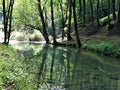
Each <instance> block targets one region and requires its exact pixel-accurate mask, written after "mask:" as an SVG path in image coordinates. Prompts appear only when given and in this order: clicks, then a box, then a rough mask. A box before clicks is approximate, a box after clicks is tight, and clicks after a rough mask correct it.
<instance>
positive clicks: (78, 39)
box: [73, 0, 82, 48]
mask: <svg viewBox="0 0 120 90" xmlns="http://www.w3.org/2000/svg"><path fill="white" fill-rule="evenodd" d="M75 8H76V4H75V0H73V17H74V27H75V34H76V40H77V45H78V48H80V47H81V46H82V44H81V42H80V38H79V34H78V28H77V19H76V12H75V11H76V10H75Z"/></svg>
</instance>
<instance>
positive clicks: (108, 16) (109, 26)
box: [108, 0, 110, 29]
mask: <svg viewBox="0 0 120 90" xmlns="http://www.w3.org/2000/svg"><path fill="white" fill-rule="evenodd" d="M109 27H110V0H108V29H109Z"/></svg>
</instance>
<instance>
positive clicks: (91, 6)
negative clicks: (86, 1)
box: [90, 0, 93, 25]
mask: <svg viewBox="0 0 120 90" xmlns="http://www.w3.org/2000/svg"><path fill="white" fill-rule="evenodd" d="M90 10H91V21H92V25H93V2H92V0H90Z"/></svg>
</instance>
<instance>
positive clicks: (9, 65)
mask: <svg viewBox="0 0 120 90" xmlns="http://www.w3.org/2000/svg"><path fill="white" fill-rule="evenodd" d="M0 51H1V52H0V90H3V89H5V90H8V89H9V90H30V89H29V88H31V90H34V89H33V85H34V81H35V80H34V77H33V76H32V74H30V71H31V70H29V67H30V65H29V64H28V65H27V64H25V63H24V62H25V61H24V58H22V59H21V60H19V59H18V56H16V53H17V52H16V50H14V49H13V48H12V47H10V46H6V45H3V44H0ZM13 57H14V58H13ZM21 57H22V56H21ZM26 68H28V69H26ZM27 86H29V87H27Z"/></svg>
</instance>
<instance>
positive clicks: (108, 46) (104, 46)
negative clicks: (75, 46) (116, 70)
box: [83, 41, 120, 58]
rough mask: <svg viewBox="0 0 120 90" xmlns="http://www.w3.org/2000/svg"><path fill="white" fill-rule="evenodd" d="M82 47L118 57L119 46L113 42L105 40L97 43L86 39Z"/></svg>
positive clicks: (119, 53)
mask: <svg viewBox="0 0 120 90" xmlns="http://www.w3.org/2000/svg"><path fill="white" fill-rule="evenodd" d="M83 48H85V49H88V50H92V51H95V52H98V53H102V54H104V55H108V56H112V57H116V58H117V57H120V48H118V47H117V46H116V45H115V44H113V43H109V42H105V41H101V42H97V43H95V42H89V41H88V42H87V43H85V44H83Z"/></svg>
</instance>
